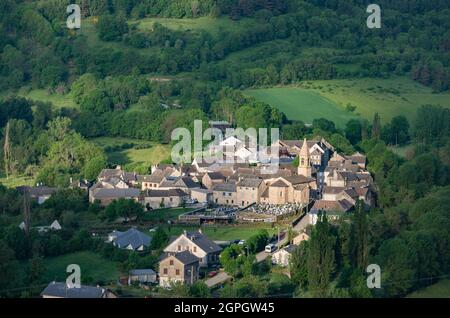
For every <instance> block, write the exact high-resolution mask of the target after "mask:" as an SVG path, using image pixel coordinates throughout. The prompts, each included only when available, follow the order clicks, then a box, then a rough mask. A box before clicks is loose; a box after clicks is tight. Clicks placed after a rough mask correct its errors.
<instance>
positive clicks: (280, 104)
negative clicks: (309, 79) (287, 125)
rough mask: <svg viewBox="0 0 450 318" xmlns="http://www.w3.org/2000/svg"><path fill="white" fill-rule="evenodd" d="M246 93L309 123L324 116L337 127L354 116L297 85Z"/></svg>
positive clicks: (288, 115)
mask: <svg viewBox="0 0 450 318" xmlns="http://www.w3.org/2000/svg"><path fill="white" fill-rule="evenodd" d="M246 94H248V95H250V96H253V97H255V98H256V99H257V100H260V101H263V102H266V103H268V104H270V105H272V106H274V107H277V108H278V109H279V110H281V111H283V112H284V113H285V114H286V116H287V117H288V118H289V119H296V120H302V121H303V122H305V123H307V124H311V123H312V121H313V119H315V118H320V117H324V118H327V119H330V120H333V121H334V122H335V124H336V125H337V126H338V127H344V126H345V123H346V122H347V121H348V120H350V119H351V118H355V117H356V116H355V115H354V114H352V113H350V112H348V111H346V110H345V109H344V107H340V106H339V105H337V104H335V103H333V102H331V101H330V100H328V99H326V98H324V97H323V96H321V95H319V94H318V93H316V92H312V91H308V90H305V89H301V88H297V87H280V88H266V89H253V90H247V91H246Z"/></svg>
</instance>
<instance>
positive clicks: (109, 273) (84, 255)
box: [43, 251, 120, 284]
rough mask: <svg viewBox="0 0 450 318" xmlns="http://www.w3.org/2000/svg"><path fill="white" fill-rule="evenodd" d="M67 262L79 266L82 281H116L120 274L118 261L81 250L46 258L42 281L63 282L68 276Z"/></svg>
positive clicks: (104, 282) (94, 282) (93, 282)
mask: <svg viewBox="0 0 450 318" xmlns="http://www.w3.org/2000/svg"><path fill="white" fill-rule="evenodd" d="M69 264H77V265H79V266H80V269H81V281H82V283H83V282H86V283H90V284H96V283H101V284H107V283H109V282H115V281H117V280H118V279H119V276H120V271H119V265H120V263H119V262H113V261H109V260H106V259H104V258H102V257H101V256H99V255H98V254H96V253H93V252H89V251H82V252H75V253H70V254H65V255H61V256H57V257H51V258H46V259H45V260H44V268H45V271H44V273H43V281H45V282H51V281H59V282H61V281H62V282H64V281H65V280H66V278H67V276H68V274H67V272H66V268H67V266H68V265H69Z"/></svg>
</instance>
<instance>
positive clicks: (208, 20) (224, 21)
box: [130, 16, 255, 35]
mask: <svg viewBox="0 0 450 318" xmlns="http://www.w3.org/2000/svg"><path fill="white" fill-rule="evenodd" d="M155 23H160V24H161V25H162V26H164V27H166V28H169V29H171V30H174V31H193V32H199V31H205V32H208V33H210V34H212V35H218V34H219V33H220V32H221V31H224V30H226V32H232V31H234V30H239V29H245V28H247V27H249V26H251V25H254V24H255V22H254V20H252V19H248V18H243V19H240V20H238V21H233V20H231V19H229V18H228V17H219V18H213V17H208V16H205V17H198V18H195V19H190V18H183V19H176V18H160V17H157V18H143V19H139V20H131V21H130V24H136V25H137V28H138V29H139V30H142V31H151V30H153V25H154V24H155Z"/></svg>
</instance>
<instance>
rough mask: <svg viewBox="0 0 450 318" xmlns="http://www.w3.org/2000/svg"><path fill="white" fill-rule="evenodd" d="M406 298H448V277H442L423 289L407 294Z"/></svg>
mask: <svg viewBox="0 0 450 318" xmlns="http://www.w3.org/2000/svg"><path fill="white" fill-rule="evenodd" d="M407 298H450V279H443V280H440V281H439V282H437V283H436V284H433V285H431V286H428V287H426V288H424V289H421V290H418V291H415V292H414V293H412V294H409V295H408V296H407Z"/></svg>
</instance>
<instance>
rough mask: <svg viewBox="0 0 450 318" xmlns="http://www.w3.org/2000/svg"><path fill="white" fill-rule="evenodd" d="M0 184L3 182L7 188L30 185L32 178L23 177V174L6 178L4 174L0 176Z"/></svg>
mask: <svg viewBox="0 0 450 318" xmlns="http://www.w3.org/2000/svg"><path fill="white" fill-rule="evenodd" d="M0 184H3V185H4V186H5V187H8V188H15V187H18V186H32V185H34V178H30V177H23V176H18V177H14V176H13V177H9V178H8V179H6V177H5V176H4V175H2V176H1V177H0Z"/></svg>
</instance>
